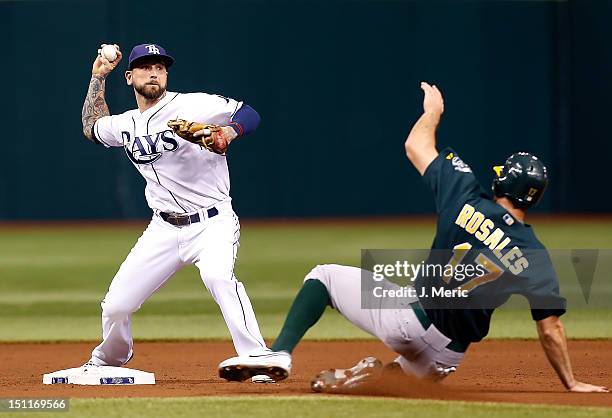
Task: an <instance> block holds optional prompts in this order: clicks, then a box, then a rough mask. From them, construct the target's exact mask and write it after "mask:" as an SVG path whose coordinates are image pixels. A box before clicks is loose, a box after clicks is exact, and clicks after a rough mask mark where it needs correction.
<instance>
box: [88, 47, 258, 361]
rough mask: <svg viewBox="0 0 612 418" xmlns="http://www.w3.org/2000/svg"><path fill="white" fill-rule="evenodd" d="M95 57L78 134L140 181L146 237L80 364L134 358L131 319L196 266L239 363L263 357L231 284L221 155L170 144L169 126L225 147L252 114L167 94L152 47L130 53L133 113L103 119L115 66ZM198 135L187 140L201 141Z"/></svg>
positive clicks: (231, 217)
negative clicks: (205, 126) (121, 159)
mask: <svg viewBox="0 0 612 418" xmlns="http://www.w3.org/2000/svg"><path fill="white" fill-rule="evenodd" d="M115 47H116V49H117V58H116V59H115V60H114V61H112V62H110V61H109V60H108V59H107V58H105V57H104V56H102V54H100V55H98V57H97V58H96V59H95V61H94V63H93V68H92V78H91V81H90V84H89V90H88V92H87V96H86V98H85V103H84V105H83V114H82V119H83V133H84V134H85V136H86V137H87V138H89V139H90V140H92V141H93V142H95V143H98V144H101V145H102V146H104V147H107V148H111V147H122V148H123V150H124V152H125V154H126V156H127V157H128V158H129V159H130V161H131V162H132V163H133V164H134V167H136V169H137V170H138V171H139V172H140V174H141V175H142V176H143V177H144V178H145V180H146V189H145V196H146V199H147V203H148V205H149V207H150V208H151V210H152V211H153V217H152V219H151V222H150V223H149V225H148V227H147V229H146V230H145V231H144V233H143V234H142V236H141V237H140V238H139V239H138V242H137V243H136V245H135V246H134V248H132V250H131V251H130V253H129V254H128V256H127V258H126V259H125V261H124V262H123V264H121V267H120V268H119V271H118V272H117V274H116V275H115V277H114V278H113V281H112V283H111V284H110V287H109V289H108V292H107V294H106V296H105V297H104V300H103V301H102V330H103V341H102V343H100V345H98V346H97V347H96V348H95V349H94V350H93V352H92V354H91V360H90V362H88V364H89V365H95V366H122V365H124V364H125V363H127V362H128V361H129V360H130V358H131V357H132V355H133V340H132V333H131V317H132V314H133V313H134V312H135V311H137V310H138V309H139V308H140V306H141V305H142V304H143V302H144V301H146V300H147V299H148V298H149V297H150V296H151V295H152V294H153V293H155V292H156V291H157V290H158V289H159V288H161V287H162V286H163V285H164V284H165V283H166V281H167V280H168V279H169V278H170V277H172V275H173V274H174V273H176V272H177V271H178V270H180V269H181V268H182V267H183V266H185V265H188V264H195V265H196V266H197V267H198V269H199V271H200V275H201V277H202V280H203V282H204V284H205V286H206V288H207V289H208V290H209V291H210V293H211V294H212V296H213V298H214V299H215V301H216V302H217V304H218V305H219V307H220V308H221V313H222V314H223V318H224V319H225V322H226V323H227V326H228V328H229V331H230V334H231V336H232V339H233V342H234V346H235V348H236V352H237V353H238V354H239V355H256V354H257V353H260V352H267V351H268V350H267V348H266V346H265V343H264V340H263V338H262V336H261V333H260V331H259V326H258V324H257V320H256V318H255V314H254V312H253V308H252V306H251V302H250V301H249V298H248V296H247V294H246V292H245V289H244V286H243V285H242V283H241V282H239V281H238V280H237V279H236V276H235V275H234V262H235V259H236V253H237V251H238V245H239V243H238V242H239V238H240V224H239V222H238V217H237V216H236V214H235V213H234V211H233V209H232V203H231V197H230V194H229V191H230V181H229V172H228V166H227V159H226V156H225V155H224V154H222V155H220V154H216V153H213V152H209V151H207V150H205V149H204V148H202V147H201V146H199V145H196V144H193V143H191V142H187V141H185V140H183V139H182V138H180V137H179V136H177V135H175V134H174V132H173V131H172V129H170V128H169V127H168V125H167V122H168V120H170V119H174V118H182V119H186V120H191V121H198V122H205V123H211V124H217V125H221V126H222V127H223V128H222V129H221V131H220V132H219V133H217V134H218V135H222V136H223V137H224V138H225V140H226V141H227V143H228V144H229V143H230V142H231V141H232V140H234V139H235V138H237V137H240V136H243V135H246V134H248V133H250V132H252V131H254V130H255V129H256V128H257V126H258V124H259V115H258V114H257V112H255V110H253V109H252V108H251V107H250V106H248V105H246V104H244V103H243V102H240V101H236V100H234V99H229V98H226V97H222V96H218V95H212V94H206V93H187V94H183V93H175V92H170V91H167V90H166V86H167V77H168V68H169V67H170V66H171V65H172V64H173V62H174V59H173V58H172V57H171V56H170V55H168V54H167V53H166V51H165V49H164V48H162V47H161V46H159V45H156V44H143V45H137V46H135V47H134V49H133V50H132V52H131V54H130V56H129V63H128V69H127V71H126V72H125V78H126V81H127V84H128V85H130V86H132V87H133V89H134V94H135V96H136V103H137V105H138V107H137V108H136V109H133V110H128V111H127V112H125V113H122V114H120V115H110V112H109V110H108V106H107V105H106V102H105V99H104V89H105V78H106V76H107V75H108V74H109V73H110V72H111V71H112V70H113V69H115V67H116V66H117V64H118V63H119V61H120V60H121V52H120V51H119V47H118V46H116V45H115ZM203 134H204V133H203V132H202V131H200V132H197V133H196V134H195V136H198V135H203Z"/></svg>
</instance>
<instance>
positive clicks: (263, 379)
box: [251, 374, 276, 384]
mask: <svg viewBox="0 0 612 418" xmlns="http://www.w3.org/2000/svg"><path fill="white" fill-rule="evenodd" d="M251 382H252V383H263V384H266V383H276V380H274V379H272V378H271V377H270V376H267V375H265V374H257V375H255V376H253V377H251Z"/></svg>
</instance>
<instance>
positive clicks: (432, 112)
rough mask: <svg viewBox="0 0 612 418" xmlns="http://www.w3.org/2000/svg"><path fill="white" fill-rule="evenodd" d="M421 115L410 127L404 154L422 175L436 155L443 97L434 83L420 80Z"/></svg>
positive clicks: (442, 110)
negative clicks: (421, 94) (422, 95)
mask: <svg viewBox="0 0 612 418" xmlns="http://www.w3.org/2000/svg"><path fill="white" fill-rule="evenodd" d="M421 89H422V90H423V92H424V93H425V97H424V98H423V115H421V117H420V118H419V120H417V122H416V123H415V124H414V126H413V127H412V130H411V131H410V135H408V138H406V144H405V147H406V155H407V156H408V159H409V160H410V162H411V163H412V164H413V165H414V167H415V168H416V169H417V171H418V172H419V173H420V174H421V175H423V173H425V170H426V169H427V167H428V166H429V164H431V162H432V161H433V160H434V159H435V158H436V157H437V156H438V151H437V150H436V129H437V128H438V125H439V124H440V118H441V117H442V113H444V99H443V97H442V93H440V90H438V87H436V85H435V84H434V85H432V86H430V85H429V84H427V83H425V82H422V83H421Z"/></svg>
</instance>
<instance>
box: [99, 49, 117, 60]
mask: <svg viewBox="0 0 612 418" xmlns="http://www.w3.org/2000/svg"><path fill="white" fill-rule="evenodd" d="M100 55H102V56H103V57H104V58H106V59H107V60H108V61H109V62H113V61H115V60H116V59H117V48H115V46H114V45H104V46H103V47H102V50H101V51H100Z"/></svg>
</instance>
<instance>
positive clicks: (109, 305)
mask: <svg viewBox="0 0 612 418" xmlns="http://www.w3.org/2000/svg"><path fill="white" fill-rule="evenodd" d="M138 308H139V306H135V305H133V304H130V303H129V302H125V303H121V302H115V301H112V302H102V316H104V317H107V318H112V319H116V320H121V319H123V318H125V317H128V316H130V315H131V314H133V313H134V312H136V311H137V310H138Z"/></svg>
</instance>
